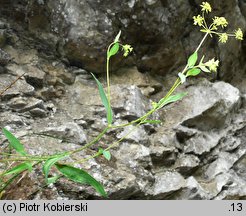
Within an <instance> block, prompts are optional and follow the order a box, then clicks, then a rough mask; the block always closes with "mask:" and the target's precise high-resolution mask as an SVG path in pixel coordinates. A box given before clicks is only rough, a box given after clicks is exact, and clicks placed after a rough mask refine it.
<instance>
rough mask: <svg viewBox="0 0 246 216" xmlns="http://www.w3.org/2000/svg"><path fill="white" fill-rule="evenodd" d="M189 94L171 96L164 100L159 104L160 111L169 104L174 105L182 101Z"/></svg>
mask: <svg viewBox="0 0 246 216" xmlns="http://www.w3.org/2000/svg"><path fill="white" fill-rule="evenodd" d="M186 95H187V93H184V92H182V93H178V94H176V95H171V96H169V97H168V98H166V99H165V98H162V99H161V100H160V101H159V102H158V109H160V108H162V107H164V106H166V105H167V104H170V103H174V102H176V101H178V100H181V99H182V98H183V97H184V96H186Z"/></svg>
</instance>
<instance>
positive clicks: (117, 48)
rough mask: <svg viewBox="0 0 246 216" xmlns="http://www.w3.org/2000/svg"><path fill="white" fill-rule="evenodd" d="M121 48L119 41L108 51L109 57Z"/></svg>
mask: <svg viewBox="0 0 246 216" xmlns="http://www.w3.org/2000/svg"><path fill="white" fill-rule="evenodd" d="M119 48H120V45H119V43H115V44H114V45H113V46H112V47H111V49H110V50H109V52H108V53H107V57H108V58H110V57H111V56H113V55H115V54H116V53H117V52H118V51H119Z"/></svg>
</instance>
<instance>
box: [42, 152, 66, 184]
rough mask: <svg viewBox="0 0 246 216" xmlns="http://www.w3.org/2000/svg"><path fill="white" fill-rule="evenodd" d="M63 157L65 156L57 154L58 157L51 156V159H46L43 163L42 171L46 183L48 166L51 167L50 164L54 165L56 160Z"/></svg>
mask: <svg viewBox="0 0 246 216" xmlns="http://www.w3.org/2000/svg"><path fill="white" fill-rule="evenodd" d="M64 157H65V156H58V157H55V158H51V159H48V160H47V161H45V163H44V165H43V172H44V175H45V180H46V182H47V183H48V175H49V171H50V168H51V167H52V165H54V164H55V163H56V162H57V161H59V160H61V159H63V158H64Z"/></svg>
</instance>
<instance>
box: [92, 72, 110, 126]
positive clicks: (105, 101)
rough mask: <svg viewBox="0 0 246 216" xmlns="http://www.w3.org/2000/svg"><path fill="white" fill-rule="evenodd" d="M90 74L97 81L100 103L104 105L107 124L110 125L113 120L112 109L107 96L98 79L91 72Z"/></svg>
mask: <svg viewBox="0 0 246 216" xmlns="http://www.w3.org/2000/svg"><path fill="white" fill-rule="evenodd" d="M91 75H92V76H93V78H94V79H95V80H96V82H97V86H98V90H99V94H100V97H101V100H102V103H103V105H104V107H105V109H106V112H107V121H108V124H109V125H110V124H112V122H113V111H112V109H111V107H110V104H109V102H108V98H107V96H106V94H105V92H104V89H103V86H102V84H101V83H100V82H99V80H98V79H97V78H96V77H95V76H94V75H93V74H91Z"/></svg>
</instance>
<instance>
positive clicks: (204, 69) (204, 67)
mask: <svg viewBox="0 0 246 216" xmlns="http://www.w3.org/2000/svg"><path fill="white" fill-rule="evenodd" d="M199 68H200V69H201V70H202V71H204V72H206V73H210V70H209V69H208V68H206V66H203V65H202V66H199Z"/></svg>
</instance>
